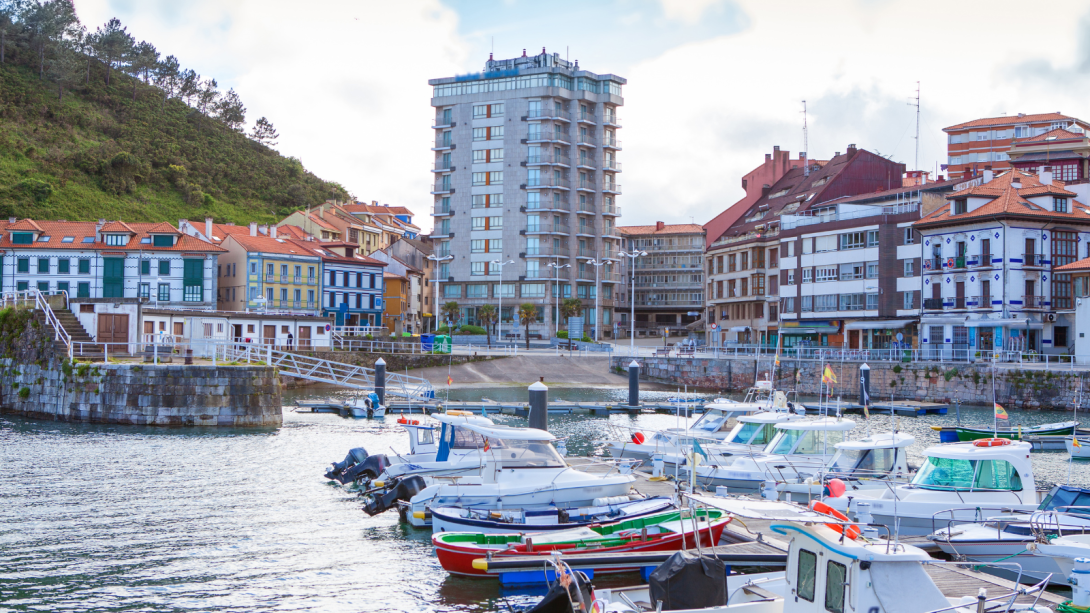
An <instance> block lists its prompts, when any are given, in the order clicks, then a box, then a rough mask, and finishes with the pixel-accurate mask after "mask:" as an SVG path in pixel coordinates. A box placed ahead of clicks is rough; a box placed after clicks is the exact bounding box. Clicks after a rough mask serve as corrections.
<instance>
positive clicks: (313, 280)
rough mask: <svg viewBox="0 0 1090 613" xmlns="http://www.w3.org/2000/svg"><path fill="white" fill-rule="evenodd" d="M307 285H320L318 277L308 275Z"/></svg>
mask: <svg viewBox="0 0 1090 613" xmlns="http://www.w3.org/2000/svg"><path fill="white" fill-rule="evenodd" d="M307 285H318V279H317V278H316V277H307Z"/></svg>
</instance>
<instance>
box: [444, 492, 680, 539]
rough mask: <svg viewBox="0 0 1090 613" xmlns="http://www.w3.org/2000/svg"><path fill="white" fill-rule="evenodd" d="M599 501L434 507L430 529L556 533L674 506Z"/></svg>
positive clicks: (661, 500) (662, 501)
mask: <svg viewBox="0 0 1090 613" xmlns="http://www.w3.org/2000/svg"><path fill="white" fill-rule="evenodd" d="M594 502H595V503H597V504H594V505H593V506H589V507H577V508H574V509H559V508H557V507H554V506H548V507H540V508H530V509H497V510H487V509H474V508H464V507H439V508H435V509H432V510H431V529H432V530H433V531H435V532H481V533H489V534H502V533H508V532H524V533H537V532H556V531H558V530H570V529H572V528H580V527H583V526H589V525H591V524H606V523H610V522H616V521H621V520H626V519H635V518H638V517H644V516H647V515H654V514H656V513H663V512H665V511H669V510H671V509H674V508H675V507H676V505H674V501H673V500H671V499H670V498H666V497H656V498H640V499H637V500H631V499H629V498H628V497H627V496H621V497H619V498H618V499H615V500H614V499H608V498H606V499H600V500H595V501H594Z"/></svg>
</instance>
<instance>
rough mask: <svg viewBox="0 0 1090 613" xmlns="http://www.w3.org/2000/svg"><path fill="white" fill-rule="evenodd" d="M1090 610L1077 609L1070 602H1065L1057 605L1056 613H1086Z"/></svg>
mask: <svg viewBox="0 0 1090 613" xmlns="http://www.w3.org/2000/svg"><path fill="white" fill-rule="evenodd" d="M1087 611H1090V608H1084V607H1076V606H1075V605H1073V604H1071V601H1070V600H1065V601H1063V602H1061V603H1060V604H1058V605H1056V613H1086V612H1087Z"/></svg>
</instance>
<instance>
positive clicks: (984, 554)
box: [932, 536, 1067, 585]
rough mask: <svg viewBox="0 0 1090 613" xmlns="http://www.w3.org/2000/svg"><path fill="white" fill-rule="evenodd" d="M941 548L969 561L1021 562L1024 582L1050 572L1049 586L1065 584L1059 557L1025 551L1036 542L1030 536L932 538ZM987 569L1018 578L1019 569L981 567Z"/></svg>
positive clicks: (1034, 581)
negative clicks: (1021, 537)
mask: <svg viewBox="0 0 1090 613" xmlns="http://www.w3.org/2000/svg"><path fill="white" fill-rule="evenodd" d="M932 540H933V541H934V543H935V544H936V545H938V547H939V549H941V550H942V552H943V553H945V554H947V555H949V556H954V557H960V556H963V557H964V558H965V559H967V560H969V561H970V562H983V563H988V564H991V563H994V562H1003V563H1008V564H1019V565H1021V567H1022V578H1021V582H1022V583H1031V584H1032V583H1037V582H1038V581H1042V580H1043V579H1044V578H1045V577H1047V576H1049V575H1050V574H1051V575H1052V577H1051V578H1050V579H1049V584H1050V585H1066V584H1067V576H1066V575H1064V574H1063V573H1062V572H1061V569H1060V565H1059V564H1058V563H1057V562H1056V560H1054V559H1052V558H1049V557H1045V556H1039V555H1035V554H1034V553H1033V552H1031V551H1027V550H1026V545H1028V544H1030V543H1032V542H1033V537H1031V536H1027V537H1025V539H1024V540H1014V539H1010V538H1008V539H1004V540H1002V541H1000V540H984V539H981V540H959V539H957V538H954V539H951V540H949V541H947V540H942V539H932ZM981 570H983V571H984V572H987V573H989V574H993V575H996V576H999V577H1003V578H1004V579H1010V580H1014V579H1015V578H1017V576H1018V573H1017V571H1014V570H1011V569H1010V568H1004V567H1001V566H990V567H987V568H982V569H981Z"/></svg>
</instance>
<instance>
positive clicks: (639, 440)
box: [632, 432, 647, 445]
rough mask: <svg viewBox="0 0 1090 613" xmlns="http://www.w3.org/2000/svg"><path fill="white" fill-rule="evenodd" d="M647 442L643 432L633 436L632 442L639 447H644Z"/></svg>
mask: <svg viewBox="0 0 1090 613" xmlns="http://www.w3.org/2000/svg"><path fill="white" fill-rule="evenodd" d="M645 440H647V439H645V438H644V437H643V432H635V433H633V434H632V442H633V443H636V444H637V445H642V444H643V442H644V441H645Z"/></svg>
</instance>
